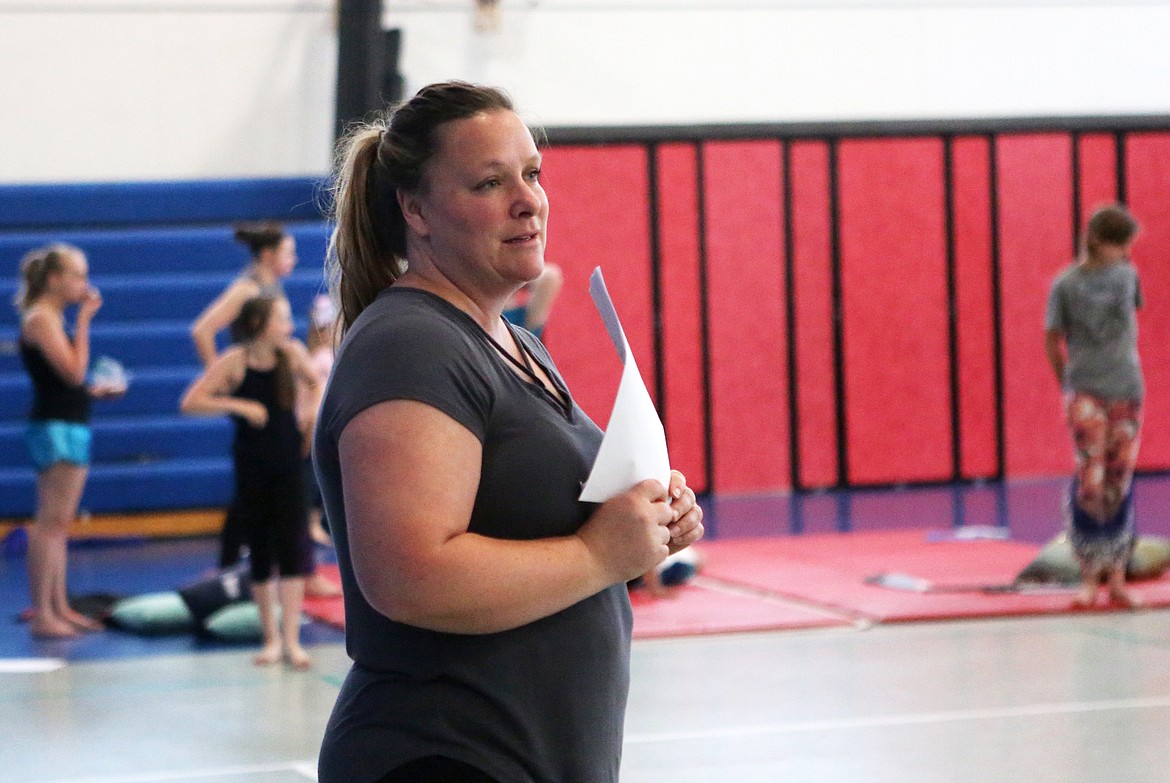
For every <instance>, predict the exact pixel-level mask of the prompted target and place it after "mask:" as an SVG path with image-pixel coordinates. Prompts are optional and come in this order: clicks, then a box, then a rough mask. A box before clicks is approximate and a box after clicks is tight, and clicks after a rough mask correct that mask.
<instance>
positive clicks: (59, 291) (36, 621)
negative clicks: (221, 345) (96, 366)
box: [16, 244, 123, 638]
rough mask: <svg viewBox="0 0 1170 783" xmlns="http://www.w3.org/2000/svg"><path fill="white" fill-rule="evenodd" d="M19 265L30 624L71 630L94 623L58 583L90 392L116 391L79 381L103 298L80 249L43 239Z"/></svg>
mask: <svg viewBox="0 0 1170 783" xmlns="http://www.w3.org/2000/svg"><path fill="white" fill-rule="evenodd" d="M20 271H21V287H20V291H19V293H18V294H17V297H16V306H17V308H18V309H19V310H20V316H21V317H20V357H21V360H22V361H23V362H24V366H25V368H26V369H27V370H28V374H29V377H30V379H31V380H32V389H33V404H32V410H31V411H30V412H29V427H28V432H27V435H26V442H27V445H28V450H29V456H30V457H31V458H32V462H33V465H34V466H35V467H36V470H37V507H36V516H35V518H34V520H33V523H32V525H31V526H30V527H29V533H28V578H29V593H30V595H31V598H32V609H33V615H32V618H31V620H30V628H31V631H32V633H33V635H34V636H39V637H52V638H57V637H70V636H76V635H77V634H78V633H80V632H82V631H96V630H100V629H101V625H100V624H99V623H97V622H96V621H94V620H91V619H90V618H88V617H86V616H85V615H83V614H81V613H79V612H77V611H74V610H73V609H72V608H71V607H70V606H69V601H68V594H67V591H66V589H65V573H66V554H67V552H68V548H67V543H68V533H69V523H70V522H72V521H73V519H74V517H76V515H77V508H78V506H79V505H80V503H81V492H82V490H83V489H84V488H85V478H86V474H87V472H88V470H89V445H90V431H89V404H90V397H91V396H99V397H100V396H111V395H114V394H119V393H121V391H123V390H121V389H113V388H96V387H95V388H88V387H87V386H86V385H85V377H86V371H87V369H88V366H89V325H90V322H91V321H92V320H93V316H94V314H95V313H96V312H97V311H98V308H99V307H101V305H102V298H101V294H100V293H98V291H97V289H95V288H91V287H90V285H89V269H88V266H87V264H86V260H85V254H84V253H82V252H81V251H80V250H78V249H77V248H75V247H72V246H70V245H62V244H56V245H49V246H47V247H43V248H40V249H37V250H34V251H32V252H30V253H29V254H28V255H26V256H25V257H24V259H23V260H22V261H21V265H20ZM71 305H77V306H78V309H77V319H76V324H75V327H74V330H73V335H72V336H70V335H69V333H68V332H67V331H66V329H65V310H66V308H68V307H70V306H71Z"/></svg>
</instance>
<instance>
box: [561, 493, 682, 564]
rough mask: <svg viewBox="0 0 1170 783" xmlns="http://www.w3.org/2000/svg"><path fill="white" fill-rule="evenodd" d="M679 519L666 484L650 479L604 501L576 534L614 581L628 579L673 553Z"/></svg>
mask: <svg viewBox="0 0 1170 783" xmlns="http://www.w3.org/2000/svg"><path fill="white" fill-rule="evenodd" d="M692 497H693V495H692ZM676 521H677V519H676V516H675V513H674V511H673V510H672V509H671V507H670V504H669V498H668V497H667V494H666V488H665V487H663V486H662V484H661V483H660V482H658V481H655V480H654V479H648V480H646V481H643V482H641V483H639V484H637V485H635V486H634V487H633V488H632V489H630V490H627V491H626V492H623V493H621V494H620V495H616V496H614V497H612V498H610V499H609V500H607V501H606V502H605V503H602V504H601V506H600V507H599V508H598V509H597V511H595V512H594V514H593V516H591V517H590V518H589V521H587V522H586V523H585V524H584V525H583V526H582V527H581V529H580V530H578V531H577V535H578V536H579V537H580V538H581V540H582V541H584V542H585V546H586V547H588V549H589V551H590V552H592V553H593V556H594V558H595V559H596V560H597V561H598V563H599V564H600V565H601V567H602V569H604V571H605V572H606V573H607V574H609V575H610V577H611V579H612V581H613V582H615V583H616V582H628V581H629V580H631V579H634V578H635V577H639V576H641V575H642V574H645V573H646V572H647V571H650V570H651V569H653V568H654V566H656V565H658V564H659V563H661V562H662V561H663V560H664V559H666V556H667V555H668V554H670V549H669V543H670V539H671V534H670V530H669V528H668V527H667V526H668V525H670V524H673V523H675V522H676Z"/></svg>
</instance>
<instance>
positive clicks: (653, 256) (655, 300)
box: [646, 142, 666, 421]
mask: <svg viewBox="0 0 1170 783" xmlns="http://www.w3.org/2000/svg"><path fill="white" fill-rule="evenodd" d="M646 206H647V208H648V215H647V219H648V220H649V222H650V304H651V307H652V308H653V315H654V394H655V397H654V399H655V401H657V403H658V416H659V417H660V418H661V419H662V420H663V421H666V343H665V340H664V338H663V334H662V242H661V241H660V238H659V237H660V232H661V230H662V226H661V225H660V224H661V220H660V219H659V213H658V144H657V143H655V142H650V143H649V144H647V145H646Z"/></svg>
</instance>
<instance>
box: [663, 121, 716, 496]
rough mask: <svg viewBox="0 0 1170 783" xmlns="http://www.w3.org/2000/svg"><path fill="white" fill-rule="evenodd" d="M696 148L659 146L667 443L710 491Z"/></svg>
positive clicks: (694, 480)
mask: <svg viewBox="0 0 1170 783" xmlns="http://www.w3.org/2000/svg"><path fill="white" fill-rule="evenodd" d="M697 177H698V171H697V165H696V159H695V147H694V145H691V144H665V145H663V146H661V147H660V148H659V149H658V223H659V230H658V247H659V259H660V265H659V272H660V276H661V286H662V288H661V290H662V298H663V306H662V339H663V343H664V345H663V362H664V366H663V368H662V373H663V380H664V394H665V396H666V400H665V403H666V405H665V408H666V410H665V425H666V442H667V445H668V446H669V448H670V461H671V464H672V465H673V466H674V467H675V468H677V469H678V470H681V471H682V472H683V473H684V474H685V475H686V477H687V483H688V484H689V485H690V486H691V487H693V488H694V489H695V490H696V491H699V492H702V491H705V490H706V486H705V485H706V473H707V454H706V443H705V440H704V431H703V411H704V408H705V406H706V404H707V402H706V400H705V399H704V398H703V360H702V348H703V346H702V325H701V323H700V318H699V314H700V312H701V308H702V302H701V300H700V297H699V202H698V192H697V189H696V183H697V182H698V179H697Z"/></svg>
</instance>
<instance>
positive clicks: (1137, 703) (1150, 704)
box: [626, 696, 1170, 745]
mask: <svg viewBox="0 0 1170 783" xmlns="http://www.w3.org/2000/svg"><path fill="white" fill-rule="evenodd" d="M1167 707H1170V696H1151V697H1144V698H1133V699H1112V700H1108V701H1097V702H1086V701H1072V702H1057V703H1053V704H1025V705H1019V706H1016V707H987V708H980V709H970V710H947V711H943V712H919V713H907V714H904V715H875V716H870V717H862V718H838V719H835V720H812V721H792V722H790V723H772V724H763V725H760V726H728V727H726V728H714V729H696V730H693V731H664V732H647V733H643V734H632V735H629V736H627V737H626V743H628V744H631V745H638V744H648V743H655V742H679V741H688V740H702V739H716V738H721V737H746V736H753V735H760V734H799V733H806V732H816V731H837V730H841V729H866V728H882V727H886V726H912V725H916V724H930V723H951V722H957V721H969V720H995V719H1000V718H1026V717H1037V716H1042V715H1066V714H1070V713H1089V712H1107V711H1111V710H1146V709H1164V708H1167Z"/></svg>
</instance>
